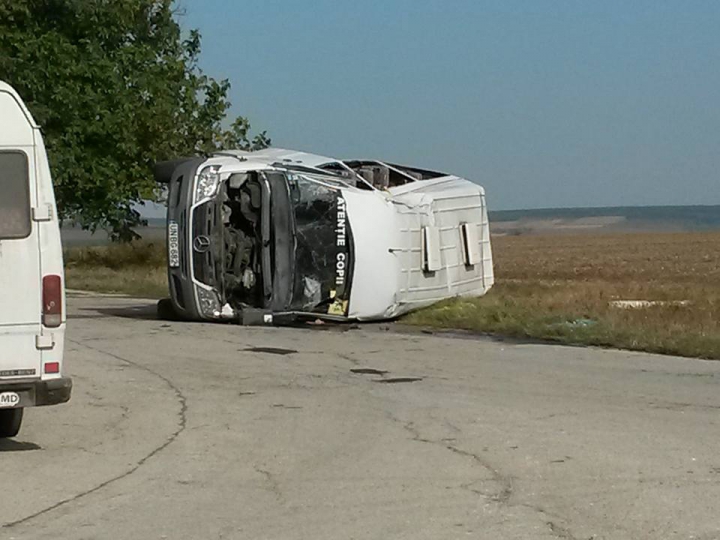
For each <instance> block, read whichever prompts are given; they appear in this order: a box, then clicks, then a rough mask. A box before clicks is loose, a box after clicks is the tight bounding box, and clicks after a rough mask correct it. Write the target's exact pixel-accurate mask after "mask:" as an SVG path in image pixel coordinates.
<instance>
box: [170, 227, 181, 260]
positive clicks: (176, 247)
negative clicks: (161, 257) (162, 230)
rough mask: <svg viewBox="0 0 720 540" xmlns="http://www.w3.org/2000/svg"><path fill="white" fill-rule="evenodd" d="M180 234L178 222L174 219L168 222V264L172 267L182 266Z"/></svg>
mask: <svg viewBox="0 0 720 540" xmlns="http://www.w3.org/2000/svg"><path fill="white" fill-rule="evenodd" d="M179 239H180V234H179V233H178V224H177V223H175V222H174V221H171V222H169V223H168V264H169V265H170V268H177V267H178V266H180V240H179Z"/></svg>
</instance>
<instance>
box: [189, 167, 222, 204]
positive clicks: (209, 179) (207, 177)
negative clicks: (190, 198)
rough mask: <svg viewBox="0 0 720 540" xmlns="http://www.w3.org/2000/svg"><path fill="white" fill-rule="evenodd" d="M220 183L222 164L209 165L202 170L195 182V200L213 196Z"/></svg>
mask: <svg viewBox="0 0 720 540" xmlns="http://www.w3.org/2000/svg"><path fill="white" fill-rule="evenodd" d="M219 185H220V165H208V166H207V167H205V168H203V170H201V171H200V174H199V175H198V178H197V183H196V184H195V202H199V201H201V200H203V199H207V198H208V197H212V196H213V195H215V193H216V192H217V188H218V186H219Z"/></svg>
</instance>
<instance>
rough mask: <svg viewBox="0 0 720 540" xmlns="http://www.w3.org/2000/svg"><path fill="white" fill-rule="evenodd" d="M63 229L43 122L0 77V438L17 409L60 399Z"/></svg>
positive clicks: (15, 425) (63, 391) (64, 385)
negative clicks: (39, 126) (59, 220)
mask: <svg viewBox="0 0 720 540" xmlns="http://www.w3.org/2000/svg"><path fill="white" fill-rule="evenodd" d="M63 284H64V277H63V261H62V247H61V242H60V228H59V222H58V217H57V211H56V208H55V196H54V194H53V187H52V181H51V177H50V169H49V167H48V161H47V156H46V153H45V146H44V144H43V138H42V135H41V133H40V129H39V128H38V126H37V125H36V124H35V121H34V120H33V118H32V116H31V115H30V112H29V111H28V110H27V108H26V107H25V105H24V103H23V101H22V100H21V99H20V96H18V94H17V93H16V92H15V91H14V90H13V88H11V87H10V86H9V85H7V84H5V83H3V82H2V81H0V437H8V436H14V435H15V434H16V432H17V429H19V426H20V421H21V419H22V410H23V409H24V408H25V407H30V406H35V405H51V404H55V403H62V402H64V401H67V400H68V399H69V398H70V392H71V387H72V382H71V380H70V379H69V378H68V377H64V376H63V365H62V362H63V345H64V344H63V341H64V335H65V295H64V286H63Z"/></svg>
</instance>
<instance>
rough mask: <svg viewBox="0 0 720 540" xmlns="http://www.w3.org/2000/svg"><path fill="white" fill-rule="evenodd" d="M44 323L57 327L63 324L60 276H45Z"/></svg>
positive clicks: (50, 326) (49, 326)
mask: <svg viewBox="0 0 720 540" xmlns="http://www.w3.org/2000/svg"><path fill="white" fill-rule="evenodd" d="M43 324H44V325H45V326H47V327H48V328H56V327H58V326H60V325H61V324H62V280H61V279H60V276H45V277H44V278H43Z"/></svg>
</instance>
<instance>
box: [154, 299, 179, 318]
mask: <svg viewBox="0 0 720 540" xmlns="http://www.w3.org/2000/svg"><path fill="white" fill-rule="evenodd" d="M157 316H158V319H160V320H162V321H179V320H180V317H179V316H178V313H177V311H175V307H174V306H173V303H172V300H170V299H169V298H163V299H162V300H158V303H157Z"/></svg>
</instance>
